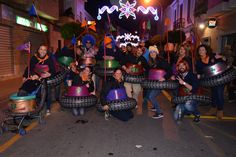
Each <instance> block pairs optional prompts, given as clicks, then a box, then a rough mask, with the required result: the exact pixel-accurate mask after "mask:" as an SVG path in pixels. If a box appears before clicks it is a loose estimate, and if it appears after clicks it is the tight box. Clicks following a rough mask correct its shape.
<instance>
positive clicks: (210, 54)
mask: <svg viewBox="0 0 236 157" xmlns="http://www.w3.org/2000/svg"><path fill="white" fill-rule="evenodd" d="M201 47H204V48H205V49H206V55H207V56H209V57H211V56H212V51H211V48H210V47H209V46H207V45H204V44H202V45H199V46H198V47H197V52H196V57H197V59H200V55H199V50H200V48H201Z"/></svg>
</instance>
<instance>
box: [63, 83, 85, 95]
mask: <svg viewBox="0 0 236 157" xmlns="http://www.w3.org/2000/svg"><path fill="white" fill-rule="evenodd" d="M88 95H89V91H88V88H87V87H86V86H85V85H84V86H70V87H69V88H68V92H67V94H66V96H88Z"/></svg>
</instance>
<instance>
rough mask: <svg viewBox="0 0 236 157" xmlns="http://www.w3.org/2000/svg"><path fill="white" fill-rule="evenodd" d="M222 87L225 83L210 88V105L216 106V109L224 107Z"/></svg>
mask: <svg viewBox="0 0 236 157" xmlns="http://www.w3.org/2000/svg"><path fill="white" fill-rule="evenodd" d="M224 88H225V85H220V86H216V87H213V88H212V89H211V92H212V93H211V94H212V107H217V109H218V110H223V107H224Z"/></svg>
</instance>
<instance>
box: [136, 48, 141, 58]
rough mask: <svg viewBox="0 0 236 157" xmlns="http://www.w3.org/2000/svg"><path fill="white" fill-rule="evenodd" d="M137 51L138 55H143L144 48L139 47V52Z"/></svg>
mask: <svg viewBox="0 0 236 157" xmlns="http://www.w3.org/2000/svg"><path fill="white" fill-rule="evenodd" d="M136 53H137V56H138V57H140V56H142V54H143V50H142V48H140V47H139V48H137V52H136Z"/></svg>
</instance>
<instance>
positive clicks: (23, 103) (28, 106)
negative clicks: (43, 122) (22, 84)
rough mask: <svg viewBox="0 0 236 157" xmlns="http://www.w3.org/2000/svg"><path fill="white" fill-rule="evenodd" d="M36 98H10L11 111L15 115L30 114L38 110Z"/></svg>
mask: <svg viewBox="0 0 236 157" xmlns="http://www.w3.org/2000/svg"><path fill="white" fill-rule="evenodd" d="M35 98H36V96H35V95H34V96H17V94H13V95H11V96H10V109H11V111H12V112H13V113H28V112H33V111H35V109H36V101H35Z"/></svg>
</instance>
